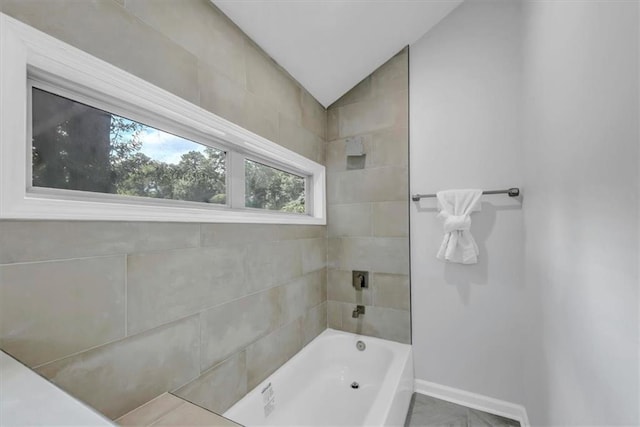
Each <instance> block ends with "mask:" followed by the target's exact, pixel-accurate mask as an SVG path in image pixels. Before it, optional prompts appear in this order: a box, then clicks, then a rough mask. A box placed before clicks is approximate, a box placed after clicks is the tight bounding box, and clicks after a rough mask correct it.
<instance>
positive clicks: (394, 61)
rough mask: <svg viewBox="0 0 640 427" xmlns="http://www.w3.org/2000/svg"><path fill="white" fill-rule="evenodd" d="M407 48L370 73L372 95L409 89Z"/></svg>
mask: <svg viewBox="0 0 640 427" xmlns="http://www.w3.org/2000/svg"><path fill="white" fill-rule="evenodd" d="M408 51H409V48H404V49H402V50H401V51H400V52H398V53H397V54H396V55H395V56H394V57H393V58H391V59H390V60H388V61H387V62H386V63H384V64H383V65H382V66H381V67H380V68H378V69H377V70H376V71H374V72H373V73H372V74H371V88H372V94H373V96H383V95H385V94H389V93H393V92H402V91H406V90H408V89H409V52H408Z"/></svg>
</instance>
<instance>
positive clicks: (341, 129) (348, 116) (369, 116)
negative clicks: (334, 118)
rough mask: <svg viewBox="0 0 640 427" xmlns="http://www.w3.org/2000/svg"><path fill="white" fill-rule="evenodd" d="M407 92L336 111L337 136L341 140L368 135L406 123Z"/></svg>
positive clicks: (347, 106)
mask: <svg viewBox="0 0 640 427" xmlns="http://www.w3.org/2000/svg"><path fill="white" fill-rule="evenodd" d="M408 99H409V98H408V91H403V92H393V93H390V94H387V95H384V96H383V97H382V98H380V97H378V98H371V99H368V100H365V101H360V102H356V103H354V104H349V105H345V106H344V107H340V108H339V110H338V135H339V136H340V137H341V138H345V137H347V136H352V135H358V134H361V133H369V132H373V131H376V130H381V129H385V128H392V127H396V126H406V125H407V123H408V114H407V111H408V106H407V103H408Z"/></svg>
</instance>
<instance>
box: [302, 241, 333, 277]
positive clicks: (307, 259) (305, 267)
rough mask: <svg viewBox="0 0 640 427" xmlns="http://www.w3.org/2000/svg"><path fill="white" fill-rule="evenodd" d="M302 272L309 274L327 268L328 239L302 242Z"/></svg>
mask: <svg viewBox="0 0 640 427" xmlns="http://www.w3.org/2000/svg"><path fill="white" fill-rule="evenodd" d="M300 246H301V249H302V272H303V273H309V272H311V271H316V270H319V269H321V268H325V267H326V266H327V239H325V238H319V239H304V240H300Z"/></svg>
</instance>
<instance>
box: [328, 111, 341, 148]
mask: <svg viewBox="0 0 640 427" xmlns="http://www.w3.org/2000/svg"><path fill="white" fill-rule="evenodd" d="M338 138H339V135H338V109H337V108H329V109H328V110H327V142H328V141H334V140H336V139H338Z"/></svg>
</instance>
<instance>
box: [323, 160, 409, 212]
mask: <svg viewBox="0 0 640 427" xmlns="http://www.w3.org/2000/svg"><path fill="white" fill-rule="evenodd" d="M407 173H408V172H407V168H406V167H384V168H376V169H360V170H350V171H346V172H336V173H334V174H333V175H329V176H328V177H327V200H328V203H329V204H346V203H358V202H384V201H393V200H407V199H408V198H409V194H408V192H409V186H408V183H407V181H408V175H407Z"/></svg>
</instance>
